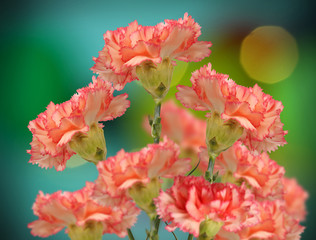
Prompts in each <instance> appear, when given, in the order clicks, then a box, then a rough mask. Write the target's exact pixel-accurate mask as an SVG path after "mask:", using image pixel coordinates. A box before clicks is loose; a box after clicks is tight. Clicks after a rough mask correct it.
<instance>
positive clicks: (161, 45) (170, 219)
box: [28, 13, 308, 240]
mask: <svg viewBox="0 0 316 240" xmlns="http://www.w3.org/2000/svg"><path fill="white" fill-rule="evenodd" d="M200 29H201V27H200V25H199V24H198V23H196V22H195V21H194V19H193V18H192V17H191V16H189V15H188V14H187V13H186V14H185V15H184V17H183V18H180V19H179V20H165V22H163V23H159V24H157V25H156V26H141V25H139V24H138V23H137V21H134V22H132V23H130V24H129V25H128V26H127V27H122V28H118V29H117V30H115V31H107V32H106V33H105V34H104V41H105V45H104V48H103V49H102V50H101V51H100V52H99V56H98V57H97V58H94V59H93V60H94V61H95V65H94V66H93V67H92V68H91V70H92V71H93V72H94V73H96V74H97V75H98V76H97V77H93V78H92V83H90V84H89V86H87V87H84V88H81V89H79V90H77V93H76V94H74V95H73V96H72V97H71V99H70V100H69V101H66V102H64V103H61V104H54V103H52V102H51V103H50V104H49V105H48V106H47V110H46V111H45V112H43V113H41V114H39V115H38V117H37V118H36V119H35V120H33V121H31V122H30V123H29V126H28V127H29V130H30V131H31V132H32V134H33V139H32V142H31V149H30V150H28V153H29V154H31V159H30V162H31V163H32V164H37V165H38V166H40V167H42V168H46V169H47V168H52V167H55V169H56V170H57V171H62V170H64V169H65V167H66V162H67V161H68V160H69V159H70V158H71V156H72V155H74V154H78V155H79V156H80V157H81V158H83V159H85V160H86V161H88V162H91V164H95V165H96V167H97V170H98V173H99V175H98V178H97V179H96V181H95V182H93V183H92V182H87V183H86V186H84V187H83V188H82V189H80V190H78V191H75V192H61V191H58V192H55V193H53V194H44V193H43V192H41V191H40V192H39V195H38V196H37V198H36V201H35V203H34V205H33V211H34V214H35V215H36V216H38V220H35V221H33V222H31V223H30V224H29V225H28V227H29V228H30V229H31V233H32V234H33V235H34V236H40V237H48V236H50V235H53V234H56V233H57V232H59V231H61V230H62V229H63V228H66V233H67V234H68V235H69V237H70V239H72V240H90V239H91V240H100V239H102V235H103V234H116V235H118V236H119V237H125V236H128V238H129V239H131V240H132V239H134V236H133V233H132V230H131V228H132V226H133V225H134V224H135V222H136V221H137V216H138V215H139V214H140V211H141V210H142V211H144V212H146V214H147V215H148V217H149V221H150V228H149V229H147V230H146V236H147V238H146V239H149V240H158V239H159V227H161V225H162V224H161V221H163V222H164V224H165V229H166V230H167V231H169V232H171V233H172V235H171V234H170V239H171V238H173V237H174V238H175V239H177V236H176V234H175V233H174V232H173V231H174V230H175V229H176V228H179V229H180V230H182V231H183V232H187V233H188V237H187V239H188V240H189V239H193V238H196V239H199V240H211V239H216V240H224V239H225V240H235V239H236V240H237V239H242V240H246V239H249V240H250V239H253V240H254V239H269V240H282V239H286V240H295V239H300V234H301V233H302V232H303V230H304V227H303V226H301V225H300V222H301V221H303V220H304V218H305V215H306V210H305V201H306V199H307V197H308V194H307V193H306V192H305V191H304V190H303V188H302V187H301V186H299V185H298V183H297V182H296V180H295V179H288V178H286V177H284V174H285V170H284V168H283V167H282V166H279V165H278V164H277V163H276V162H275V161H273V160H271V159H270V158H269V155H268V153H267V152H271V151H275V150H276V149H277V148H278V147H279V146H283V145H284V144H286V141H285V139H284V136H285V135H286V134H287V131H284V130H283V123H282V122H281V120H280V113H281V112H282V110H283V105H282V103H281V102H280V101H277V100H274V99H273V98H272V97H271V96H269V95H267V94H265V93H264V92H263V91H262V89H261V88H260V87H259V86H258V85H255V86H254V87H250V88H247V87H244V86H240V85H237V84H236V83H235V82H234V81H233V80H232V79H230V78H229V76H228V75H225V74H221V73H217V72H216V71H215V70H213V69H212V66H211V64H210V63H209V64H208V65H205V66H203V67H202V68H200V69H199V70H196V71H195V72H193V73H192V77H191V79H190V80H191V82H192V86H191V87H189V86H180V85H179V86H177V89H178V92H177V93H176V99H177V100H178V101H180V102H181V103H182V104H183V106H185V107H186V108H191V109H193V110H195V111H204V112H205V118H204V119H198V118H196V117H195V116H194V115H193V114H192V111H191V112H189V111H188V110H186V109H185V108H182V107H179V106H178V105H177V104H176V103H175V102H173V101H172V100H169V101H164V99H165V96H166V94H167V93H168V91H169V89H170V85H171V80H172V76H173V70H174V68H176V67H177V66H176V65H177V64H176V60H177V61H185V62H192V61H193V62H198V61H201V60H202V59H204V58H205V57H208V56H209V55H210V54H211V50H210V47H211V45H212V44H211V43H210V42H206V41H199V40H198V37H199V36H200V35H201V31H200ZM134 80H137V81H139V82H140V83H141V84H142V86H143V87H144V88H145V90H146V91H147V92H148V93H149V94H151V95H152V97H153V100H154V102H155V109H154V111H153V112H154V115H153V116H152V117H149V118H148V119H145V118H144V122H143V123H142V124H143V126H144V128H145V130H146V131H148V133H149V134H151V136H152V137H153V143H151V144H148V145H147V146H145V147H144V148H142V149H141V150H140V151H137V152H125V151H124V150H123V149H122V150H120V151H119V152H118V153H117V154H116V155H115V156H111V157H106V154H107V148H106V140H105V138H104V133H103V129H102V128H103V124H106V121H109V120H113V119H114V118H117V117H120V116H121V115H123V114H124V113H125V111H126V109H127V108H128V107H129V106H130V101H129V100H127V98H128V95H127V94H117V95H115V96H114V95H113V92H114V90H117V91H120V90H122V89H123V88H124V86H125V85H126V84H128V83H129V82H131V81H134ZM132 104H133V103H132ZM137 107H141V106H137ZM101 122H102V123H101ZM140 124H141V123H140ZM107 141H110V140H109V139H107Z"/></svg>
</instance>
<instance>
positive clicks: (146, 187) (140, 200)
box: [128, 178, 161, 219]
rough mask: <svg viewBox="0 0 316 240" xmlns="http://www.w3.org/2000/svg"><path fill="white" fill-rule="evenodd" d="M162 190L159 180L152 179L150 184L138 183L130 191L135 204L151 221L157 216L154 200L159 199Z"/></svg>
mask: <svg viewBox="0 0 316 240" xmlns="http://www.w3.org/2000/svg"><path fill="white" fill-rule="evenodd" d="M160 188H161V184H160V182H159V180H158V178H152V179H151V180H150V182H149V183H147V184H144V183H136V184H134V185H133V186H132V187H131V188H130V189H129V190H128V193H129V195H130V196H131V197H132V198H133V200H134V201H135V203H136V204H137V205H138V206H139V207H140V208H141V209H142V210H144V211H145V212H146V213H147V215H148V216H149V218H150V219H154V218H155V217H156V215H157V214H156V207H155V204H154V202H153V199H154V198H156V197H158V195H159V190H160Z"/></svg>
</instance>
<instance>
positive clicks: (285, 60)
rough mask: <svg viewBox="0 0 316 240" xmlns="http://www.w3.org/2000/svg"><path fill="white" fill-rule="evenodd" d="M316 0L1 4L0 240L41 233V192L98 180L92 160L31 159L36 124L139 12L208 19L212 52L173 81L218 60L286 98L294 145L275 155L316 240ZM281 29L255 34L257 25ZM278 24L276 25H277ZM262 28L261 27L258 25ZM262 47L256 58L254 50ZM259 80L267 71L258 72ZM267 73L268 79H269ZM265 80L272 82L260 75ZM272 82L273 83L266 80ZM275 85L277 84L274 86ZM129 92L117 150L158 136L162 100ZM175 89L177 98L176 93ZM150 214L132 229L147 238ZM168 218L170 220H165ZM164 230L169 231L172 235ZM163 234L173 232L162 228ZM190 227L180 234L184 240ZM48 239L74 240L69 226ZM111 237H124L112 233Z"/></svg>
mask: <svg viewBox="0 0 316 240" xmlns="http://www.w3.org/2000/svg"><path fill="white" fill-rule="evenodd" d="M311 3H312V1H299V0H297V1H291V0H280V1H269V0H268V1H251V0H248V1H235V0H227V1H226V0H222V1H219V0H214V1H211V0H208V1H206V0H204V1H201V0H195V1H185V0H182V1H180V0H179V1H170V0H161V1H150V0H147V1H145V0H137V1H136V0H134V1H79V0H55V1H43V0H33V1H32V0H25V1H19V0H12V1H10V2H8V3H6V4H5V3H2V6H1V8H0V11H1V12H0V13H1V14H0V18H1V22H0V25H1V40H0V53H1V60H0V61H1V64H0V68H1V87H0V89H1V94H0V99H1V105H2V114H1V118H0V129H1V174H0V178H1V179H0V180H1V182H0V186H1V197H0V199H1V205H0V209H1V218H0V221H1V224H0V226H1V233H0V238H1V239H22V240H24V239H38V238H36V237H33V236H31V234H30V231H29V229H27V224H28V223H29V222H31V221H33V220H35V219H36V217H35V216H34V215H33V212H32V210H31V206H32V204H33V202H34V199H35V197H36V195H37V193H38V191H39V190H42V191H44V192H46V193H53V192H55V191H57V190H64V191H75V190H78V189H80V188H82V187H83V186H84V184H85V182H86V181H94V180H95V179H96V177H97V171H96V169H95V167H94V166H93V165H92V164H84V165H81V166H77V167H75V164H74V162H72V163H71V164H70V166H69V168H67V169H66V170H65V171H62V172H56V171H55V169H49V170H45V169H41V168H39V167H37V166H35V165H32V164H29V163H28V160H29V158H30V156H29V155H28V154H27V153H26V149H29V148H30V146H29V143H30V142H31V138H32V135H31V133H30V132H29V131H28V129H27V125H28V122H29V121H30V120H33V119H35V118H36V117H37V115H38V114H39V113H40V112H43V111H44V110H45V108H46V106H47V105H48V103H49V102H50V101H53V102H54V103H61V102H63V101H66V100H68V99H69V98H70V97H71V96H72V95H73V94H74V93H75V91H76V89H78V88H81V87H83V86H86V85H87V84H89V82H90V81H91V77H92V72H91V71H90V70H89V68H90V67H92V66H93V61H92V56H98V51H100V50H101V49H102V47H103V45H104V42H103V38H102V34H103V33H105V31H106V30H115V29H116V28H118V27H122V26H127V24H128V23H130V22H132V21H133V20H135V19H137V20H138V22H139V23H140V24H142V25H155V24H157V23H158V22H161V21H163V20H164V19H178V18H180V17H183V14H184V13H185V12H188V13H189V14H190V15H192V16H193V17H194V18H195V20H196V21H197V22H198V23H199V24H200V25H201V26H202V35H201V37H200V40H207V41H211V42H212V43H213V46H212V48H211V49H212V54H211V56H210V57H209V58H207V59H205V60H203V61H202V62H200V63H190V64H188V65H186V64H180V65H179V66H178V68H177V69H176V71H177V73H176V74H175V76H174V81H177V82H178V83H180V84H189V78H190V74H191V72H192V71H193V70H195V69H197V68H199V67H200V66H202V65H204V64H205V63H207V62H209V61H211V62H212V64H213V67H214V69H216V70H217V71H218V72H222V73H226V74H229V75H230V77H231V78H232V79H234V80H235V81H236V82H237V83H239V84H243V85H245V86H253V85H254V84H256V83H258V84H259V85H260V86H261V87H262V88H263V89H264V91H265V92H266V93H268V94H270V95H272V96H273V97H274V99H277V100H281V101H282V102H283V105H284V107H285V108H284V111H283V112H282V115H281V117H282V122H283V123H284V129H287V130H288V131H289V133H288V135H287V136H286V140H287V141H288V144H287V145H286V146H284V147H281V148H279V149H278V150H277V151H276V152H273V153H272V154H271V158H272V159H275V160H276V161H277V162H278V163H279V164H281V165H283V166H285V168H286V175H287V176H288V177H296V178H297V179H298V182H299V183H300V184H301V185H302V186H303V187H304V188H305V189H307V191H308V192H309V195H310V197H309V200H308V203H307V206H308V207H307V208H308V212H309V213H308V216H307V220H306V222H305V223H303V225H305V226H306V230H305V232H304V234H303V235H302V239H315V236H316V229H315V227H314V225H315V223H316V219H315V212H316V207H315V205H314V204H313V203H314V202H315V200H316V197H315V194H316V190H315V187H314V186H315V175H316V174H315V166H316V165H315V154H316V147H315V135H316V131H315V117H316V113H315V110H316V109H315V89H316V88H315V87H316V81H315V75H314V73H315V63H316V61H315V56H316V48H315V40H316V35H315V33H316V32H315V24H314V23H315V21H314V20H315V19H314V16H313V14H314V9H315V6H314V5H312V4H311ZM265 26H276V27H277V28H269V27H268V28H264V31H259V32H258V31H256V32H255V33H258V34H259V35H254V34H255V33H253V34H252V35H250V39H252V40H251V41H250V42H249V41H248V42H247V41H246V40H245V39H246V38H247V36H248V35H249V34H250V33H251V32H252V31H254V30H255V29H257V28H258V27H265ZM271 29H272V30H271ZM257 30H258V29H257ZM257 36H259V37H257ZM247 39H249V37H248V38H247ZM254 54H257V55H255V57H254ZM257 75H258V76H259V78H260V79H259V78H258V76H257ZM260 76H262V78H261V77H260ZM258 80H260V81H263V82H259V81H258ZM267 82H270V83H267ZM271 82H274V83H271ZM124 92H127V93H128V94H129V99H130V101H131V107H130V108H129V109H128V110H127V112H126V114H125V115H123V116H122V117H120V118H119V119H117V120H115V121H111V122H107V123H106V124H105V137H106V139H107V146H108V156H111V155H114V154H115V153H116V152H117V151H118V150H120V149H121V148H124V149H126V150H127V151H131V150H133V149H137V148H141V147H143V146H144V145H146V144H147V143H149V142H151V141H152V140H151V138H150V137H149V136H148V135H147V134H146V133H145V131H143V129H142V126H141V122H142V119H143V117H144V116H145V115H146V114H151V113H152V111H153V110H152V109H153V102H152V100H151V97H150V96H149V95H148V94H147V93H146V92H145V91H144V90H143V89H142V87H141V86H140V85H139V84H137V83H136V82H133V83H131V84H128V85H127V87H126V88H125V89H124ZM174 92H175V89H174V88H172V89H171V91H170V94H169V96H168V97H169V98H172V97H173V94H174ZM146 224H147V218H146V216H144V215H142V216H140V218H139V221H138V223H137V225H136V226H135V227H134V228H133V232H134V234H135V237H136V239H145V233H144V225H145V226H147V225H146ZM162 225H163V224H162ZM163 232H164V233H163ZM161 233H162V234H161V239H172V235H171V234H170V233H167V232H165V231H163V230H161ZM185 236H187V235H186V234H181V233H178V237H179V239H186V238H185ZM48 239H68V237H67V236H66V235H65V234H64V232H63V231H62V232H61V233H59V234H57V235H54V236H52V237H49V238H48ZM103 239H119V238H117V237H116V236H111V235H105V236H104V238H103Z"/></svg>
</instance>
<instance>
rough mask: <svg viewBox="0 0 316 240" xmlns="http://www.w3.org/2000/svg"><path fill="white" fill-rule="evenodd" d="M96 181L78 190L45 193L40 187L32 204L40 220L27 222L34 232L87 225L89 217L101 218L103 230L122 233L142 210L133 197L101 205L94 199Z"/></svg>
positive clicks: (42, 233)
mask: <svg viewBox="0 0 316 240" xmlns="http://www.w3.org/2000/svg"><path fill="white" fill-rule="evenodd" d="M93 185H94V184H93V183H87V185H86V187H84V188H83V189H81V190H79V191H76V192H73V193H71V192H63V193H62V192H61V191H58V192H56V193H53V194H51V195H49V194H46V195H44V194H43V193H42V192H41V191H40V192H39V195H38V196H37V198H36V202H35V203H34V205H33V211H34V214H35V215H36V216H38V218H39V219H38V220H35V221H34V222H31V223H30V224H28V227H29V228H31V233H32V235H34V236H39V237H48V236H50V235H53V234H56V233H58V232H59V231H61V230H62V229H63V228H64V227H69V226H71V225H77V226H84V225H85V223H87V222H90V221H95V222H101V223H102V225H103V234H104V233H114V234H117V235H118V236H120V237H124V236H126V235H127V228H130V227H132V226H133V225H134V223H135V222H136V220H137V215H138V214H139V210H138V209H137V208H136V207H135V205H134V204H133V203H132V202H130V201H127V200H125V201H121V204H120V205H119V206H117V207H111V206H101V205H99V204H98V203H96V202H95V201H93V200H92V199H91V193H92V189H93Z"/></svg>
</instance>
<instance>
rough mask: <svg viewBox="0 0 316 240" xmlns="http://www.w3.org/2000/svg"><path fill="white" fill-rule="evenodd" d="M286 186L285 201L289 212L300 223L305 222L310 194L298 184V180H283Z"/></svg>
mask: <svg viewBox="0 0 316 240" xmlns="http://www.w3.org/2000/svg"><path fill="white" fill-rule="evenodd" d="M282 182H283V185H284V200H285V202H286V210H287V212H288V213H289V214H290V215H291V216H292V217H294V218H295V219H296V220H298V221H303V220H305V217H306V205H305V202H306V200H307V198H308V193H307V192H306V191H305V190H304V189H303V188H302V187H301V186H300V185H299V184H298V183H297V181H296V179H294V178H292V179H288V178H283V179H282Z"/></svg>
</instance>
